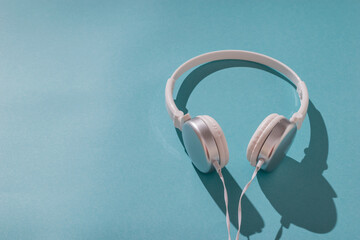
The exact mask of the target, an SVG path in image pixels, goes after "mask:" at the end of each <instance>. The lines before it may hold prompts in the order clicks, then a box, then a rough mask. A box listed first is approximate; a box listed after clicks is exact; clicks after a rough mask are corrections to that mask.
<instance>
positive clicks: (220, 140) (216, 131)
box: [198, 115, 229, 168]
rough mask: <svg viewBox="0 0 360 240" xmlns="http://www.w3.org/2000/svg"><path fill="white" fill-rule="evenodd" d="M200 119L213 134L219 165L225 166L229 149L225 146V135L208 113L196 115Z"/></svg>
mask: <svg viewBox="0 0 360 240" xmlns="http://www.w3.org/2000/svg"><path fill="white" fill-rule="evenodd" d="M198 117H199V118H200V119H201V120H203V121H204V122H205V123H206V125H207V126H208V127H209V129H210V131H211V133H212V135H213V136H214V139H215V143H216V146H217V148H218V150H219V156H220V162H219V165H220V167H221V168H223V167H225V165H226V164H227V163H228V162H229V149H228V146H227V142H226V139H225V135H224V132H223V130H222V129H221V127H220V125H219V124H218V123H217V122H216V121H215V119H213V118H212V117H210V116H208V115H202V116H198Z"/></svg>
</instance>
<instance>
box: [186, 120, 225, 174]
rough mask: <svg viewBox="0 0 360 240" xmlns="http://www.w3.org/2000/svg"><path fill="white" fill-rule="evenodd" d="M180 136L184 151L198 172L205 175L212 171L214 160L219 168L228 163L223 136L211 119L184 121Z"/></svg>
mask: <svg viewBox="0 0 360 240" xmlns="http://www.w3.org/2000/svg"><path fill="white" fill-rule="evenodd" d="M182 135H183V141H184V146H185V148H186V151H187V153H188V155H189V157H190V158H191V160H192V162H193V164H194V165H195V167H196V168H197V169H198V170H199V171H201V172H203V173H207V172H210V171H212V170H214V167H213V164H212V161H214V160H215V161H218V162H219V165H220V166H221V167H223V166H225V164H226V163H227V162H228V159H229V153H228V149H227V144H226V140H225V137H224V134H223V132H222V130H221V128H220V126H219V125H218V124H217V123H216V121H215V120H214V119H212V118H211V117H209V116H205V117H204V116H199V117H195V118H193V119H190V120H189V121H186V122H185V123H184V125H183V127H182ZM220 152H221V156H220Z"/></svg>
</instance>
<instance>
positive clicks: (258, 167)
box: [236, 159, 264, 240]
mask: <svg viewBox="0 0 360 240" xmlns="http://www.w3.org/2000/svg"><path fill="white" fill-rule="evenodd" d="M263 164H264V160H263V159H259V161H258V162H257V164H256V167H255V171H254V173H253V175H252V177H251V180H250V181H249V182H248V183H247V184H246V185H245V187H244V189H243V191H242V192H241V195H240V199H239V207H238V223H239V229H238V231H237V234H236V240H239V235H240V227H241V199H242V197H243V195H244V194H245V192H246V190H247V189H248V188H249V186H250V184H251V182H252V181H253V180H254V178H255V177H256V174H257V173H258V171H259V170H260V168H261V166H262V165H263Z"/></svg>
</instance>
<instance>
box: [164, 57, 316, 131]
mask: <svg viewBox="0 0 360 240" xmlns="http://www.w3.org/2000/svg"><path fill="white" fill-rule="evenodd" d="M226 59H229V60H230V59H234V60H245V61H250V62H255V63H260V64H262V65H265V66H268V67H270V68H273V69H275V70H277V71H278V72H280V73H282V74H283V75H284V76H286V77H287V78H288V79H290V80H291V81H292V82H293V83H294V84H295V86H296V91H297V92H298V94H299V98H300V109H299V111H297V112H296V113H294V114H293V115H292V117H291V118H290V121H291V122H294V123H296V125H297V128H298V129H300V128H301V124H302V122H303V121H304V118H305V116H306V111H307V108H308V105H309V94H308V90H307V87H306V85H305V83H304V82H303V81H301V79H300V78H299V76H298V75H297V74H296V73H295V72H294V71H293V70H292V69H291V68H289V67H288V66H286V65H285V64H283V63H282V62H280V61H278V60H276V59H274V58H271V57H268V56H266V55H263V54H259V53H255V52H249V51H243V50H223V51H215V52H209V53H205V54H202V55H199V56H197V57H194V58H192V59H190V60H188V61H187V62H185V63H184V64H182V65H181V66H180V67H179V68H178V69H176V71H175V72H174V73H173V75H172V76H171V77H170V78H169V80H168V81H167V83H166V88H165V102H166V109H167V111H168V113H169V115H170V118H171V119H172V120H173V122H174V125H175V127H176V128H178V129H180V130H181V129H182V125H183V124H184V122H185V121H187V120H189V119H190V115H189V114H186V115H184V113H183V112H182V111H180V110H179V109H178V108H177V107H176V104H175V102H174V98H173V91H174V86H175V82H176V80H177V79H178V78H179V77H180V76H181V75H182V74H183V73H185V72H186V71H188V70H190V69H192V68H193V67H196V66H199V65H201V64H204V63H207V62H212V61H218V60H226Z"/></svg>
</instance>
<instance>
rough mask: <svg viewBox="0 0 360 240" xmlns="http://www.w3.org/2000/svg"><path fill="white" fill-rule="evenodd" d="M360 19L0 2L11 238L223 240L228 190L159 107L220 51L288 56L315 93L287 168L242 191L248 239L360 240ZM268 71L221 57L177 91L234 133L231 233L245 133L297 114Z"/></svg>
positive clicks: (3, 175)
mask: <svg viewBox="0 0 360 240" xmlns="http://www.w3.org/2000/svg"><path fill="white" fill-rule="evenodd" d="M359 12H360V2H359V1H297V2H294V1H224V2H219V1H151V0H150V1H13V0H12V1H0V83H1V86H0V116H1V117H0V146H1V148H0V239H226V237H227V236H226V235H227V232H226V226H225V216H224V213H223V210H224V206H223V202H222V186H221V182H220V181H219V179H218V177H217V176H216V174H210V175H203V174H201V173H198V172H197V171H196V170H195V169H194V167H193V166H192V164H191V162H190V160H189V159H188V157H187V155H186V153H185V152H184V149H183V147H182V145H181V142H180V141H179V137H178V135H177V134H176V131H175V129H174V128H173V125H172V123H171V121H170V119H169V118H168V115H167V112H166V110H165V104H164V88H165V83H166V80H167V78H168V77H169V76H170V75H171V73H172V72H173V71H174V70H175V69H176V68H177V67H178V66H179V65H180V64H181V63H183V62H184V61H186V60H188V59H189V58H191V57H194V56H196V55H198V54H201V53H204V52H208V51H213V50H220V49H244V50H250V51H256V52H260V53H263V54H267V55H269V56H272V57H274V58H277V59H279V60H281V61H283V62H284V63H286V64H287V65H289V66H290V67H292V68H293V69H294V70H295V71H296V72H297V73H298V74H299V76H300V77H301V78H302V79H303V80H304V81H305V82H306V83H307V86H308V89H309V94H310V99H311V104H310V108H309V114H308V117H306V119H305V122H304V124H303V128H302V130H301V131H300V132H298V134H297V136H296V139H295V141H294V144H293V146H292V148H291V149H290V151H289V152H288V156H287V157H286V159H285V160H284V161H283V163H282V165H281V166H280V167H279V168H278V169H277V170H275V171H274V172H273V173H271V174H265V173H261V174H260V175H259V176H258V178H257V180H256V181H255V182H254V183H253V184H252V186H251V187H250V189H249V191H248V192H247V193H246V198H245V199H244V205H243V206H244V218H245V219H244V223H243V224H244V225H243V228H242V235H241V238H242V239H245V238H246V236H249V238H250V239H356V238H357V237H358V236H359V235H360V230H359V229H360V228H359V227H358V223H359V221H360V218H359V214H358V212H359V211H358V204H359V199H360V195H359V185H358V184H359V173H358V172H359V167H360V164H359V162H360V161H359V157H360V154H359V142H358V141H359V137H360V130H359V124H360V120H359V119H360V111H359V102H360V94H359V89H360V81H359V79H360V71H359V69H360V64H359V63H360V44H359V42H360V41H359V40H360V28H359V26H358V25H359V22H360V15H359ZM264 70H266V69H264V68H263V67H262V66H257V65H253V64H250V65H249V64H246V63H243V62H238V61H223V62H216V63H211V64H208V65H205V66H203V67H200V68H198V69H196V70H195V71H193V72H189V73H187V74H186V75H185V76H184V77H183V78H182V79H185V78H186V77H187V80H185V82H187V83H188V84H187V85H186V84H185V85H183V86H182V87H180V85H181V83H179V84H178V85H177V87H176V88H177V89H179V88H180V93H181V94H180V95H179V97H177V102H178V104H179V105H180V106H181V108H183V109H185V107H186V108H187V109H189V110H190V113H191V115H192V116H196V115H200V114H207V115H210V116H212V117H214V118H215V119H216V120H217V121H218V122H219V123H220V125H221V126H222V128H223V130H224V133H225V135H226V138H227V141H228V146H229V151H230V162H229V164H228V165H227V166H226V169H224V175H225V180H226V181H227V184H228V188H229V194H230V196H229V197H230V212H231V220H232V227H231V232H232V234H233V237H234V235H235V233H236V227H235V226H236V224H237V219H236V204H237V202H236V201H237V197H238V196H239V194H240V192H241V189H242V188H243V186H244V185H245V183H246V182H247V181H248V180H249V178H250V176H251V174H252V171H253V168H252V167H251V166H250V164H249V163H248V161H247V160H246V147H247V144H248V141H249V139H250V137H251V136H252V134H253V132H254V131H255V129H256V127H257V126H258V125H259V124H260V122H261V121H262V120H263V119H264V118H265V117H266V116H267V115H269V114H271V113H273V112H276V113H279V114H283V115H285V116H287V117H289V116H291V114H292V113H293V112H294V111H296V110H297V108H298V107H299V101H298V99H297V95H296V91H295V90H294V88H293V87H292V86H291V85H290V84H289V83H288V82H286V81H284V80H283V79H282V78H281V77H279V76H277V75H276V74H275V73H274V72H271V71H264ZM189 74H190V75H189ZM205 77H206V78H205ZM203 78H205V79H204V80H203V81H201V80H202V79H203ZM195 83H198V85H197V86H196V87H195ZM177 89H176V90H177ZM191 92H192V94H191V95H190V93H191ZM175 96H176V95H175ZM186 103H187V105H186ZM179 136H181V135H179Z"/></svg>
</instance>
